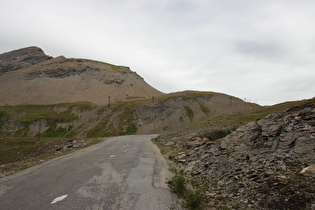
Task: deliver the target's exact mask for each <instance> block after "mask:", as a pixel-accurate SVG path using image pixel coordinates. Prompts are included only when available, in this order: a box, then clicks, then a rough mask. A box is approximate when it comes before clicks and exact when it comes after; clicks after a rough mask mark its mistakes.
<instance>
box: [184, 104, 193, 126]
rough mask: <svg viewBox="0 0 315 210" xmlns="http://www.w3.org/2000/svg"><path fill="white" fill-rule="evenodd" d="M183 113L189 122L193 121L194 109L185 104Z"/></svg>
mask: <svg viewBox="0 0 315 210" xmlns="http://www.w3.org/2000/svg"><path fill="white" fill-rule="evenodd" d="M184 109H185V114H186V115H187V117H188V118H189V120H190V122H193V121H194V111H193V110H192V109H191V108H190V107H189V106H187V105H185V106H184Z"/></svg>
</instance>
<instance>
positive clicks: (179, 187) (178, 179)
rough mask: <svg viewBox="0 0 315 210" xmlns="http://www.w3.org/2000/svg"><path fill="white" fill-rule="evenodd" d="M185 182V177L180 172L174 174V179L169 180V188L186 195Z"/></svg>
mask: <svg viewBox="0 0 315 210" xmlns="http://www.w3.org/2000/svg"><path fill="white" fill-rule="evenodd" d="M185 183H186V181H185V177H184V176H183V175H178V174H176V175H175V176H173V177H172V179H171V180H170V181H168V182H167V184H168V186H169V188H170V189H171V190H173V191H174V192H175V193H177V194H179V195H184V193H185V191H186V186H185Z"/></svg>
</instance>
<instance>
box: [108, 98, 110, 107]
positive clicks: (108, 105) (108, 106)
mask: <svg viewBox="0 0 315 210" xmlns="http://www.w3.org/2000/svg"><path fill="white" fill-rule="evenodd" d="M108 108H110V96H108Z"/></svg>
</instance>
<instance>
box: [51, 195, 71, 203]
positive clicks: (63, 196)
mask: <svg viewBox="0 0 315 210" xmlns="http://www.w3.org/2000/svg"><path fill="white" fill-rule="evenodd" d="M67 196H68V195H62V196H60V197H57V198H55V199H54V200H53V201H52V202H51V203H50V204H54V203H57V202H59V201H62V200H63V199H65V198H66V197H67Z"/></svg>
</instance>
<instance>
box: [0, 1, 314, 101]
mask: <svg viewBox="0 0 315 210" xmlns="http://www.w3.org/2000/svg"><path fill="white" fill-rule="evenodd" d="M314 20H315V1H314V0H299V1H297V0H264V1H261V0H49V1H48V0H0V53H4V52H8V51H11V50H15V49H19V48H23V47H29V46H38V47H40V48H42V49H43V50H44V52H45V53H46V54H48V55H50V56H53V57H57V56H60V55H64V56H65V57H68V58H87V59H93V60H98V61H103V62H108V63H111V64H115V65H124V66H129V67H130V68H131V70H132V71H136V72H137V73H138V74H139V75H140V76H142V77H144V79H145V80H146V81H147V82H148V83H149V84H150V85H151V86H153V87H155V88H156V89H158V90H160V91H162V92H165V93H169V92H175V91H182V90H202V91H215V92H221V93H225V94H230V95H233V96H236V97H239V98H241V99H244V98H246V100H250V101H251V102H257V103H259V104H261V105H271V104H276V103H279V102H284V101H292V100H300V99H308V98H312V97H314V96H315V22H314Z"/></svg>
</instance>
